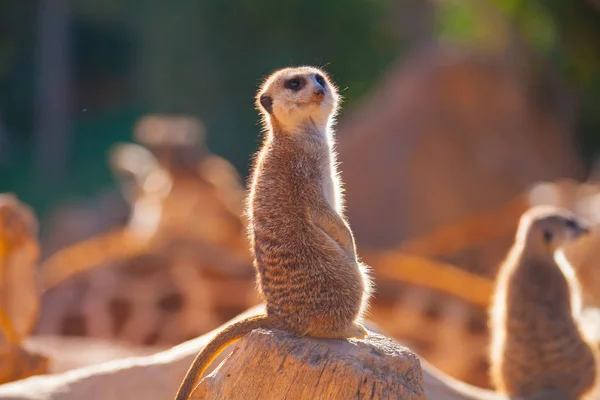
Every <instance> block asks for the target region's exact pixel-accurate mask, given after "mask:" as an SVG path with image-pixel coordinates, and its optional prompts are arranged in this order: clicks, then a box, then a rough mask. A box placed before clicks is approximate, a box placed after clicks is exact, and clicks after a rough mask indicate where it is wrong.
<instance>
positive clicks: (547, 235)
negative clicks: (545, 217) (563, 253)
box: [544, 230, 552, 243]
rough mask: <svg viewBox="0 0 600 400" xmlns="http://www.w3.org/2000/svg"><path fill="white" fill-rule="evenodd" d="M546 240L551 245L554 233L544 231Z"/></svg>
mask: <svg viewBox="0 0 600 400" xmlns="http://www.w3.org/2000/svg"><path fill="white" fill-rule="evenodd" d="M544 240H545V241H546V243H550V242H551V241H552V232H550V231H548V230H545V231H544Z"/></svg>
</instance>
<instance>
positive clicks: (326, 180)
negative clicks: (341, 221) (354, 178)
mask: <svg viewBox="0 0 600 400" xmlns="http://www.w3.org/2000/svg"><path fill="white" fill-rule="evenodd" d="M321 188H322V190H323V195H324V196H325V199H326V200H327V203H328V204H329V205H330V206H331V208H333V209H334V210H336V211H339V210H338V207H339V193H338V192H339V182H338V177H337V175H335V171H334V170H333V168H332V166H331V162H328V163H327V164H326V165H325V168H324V169H323V178H322V180H321Z"/></svg>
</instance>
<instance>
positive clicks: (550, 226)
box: [517, 206, 589, 255]
mask: <svg viewBox="0 0 600 400" xmlns="http://www.w3.org/2000/svg"><path fill="white" fill-rule="evenodd" d="M588 232H589V229H588V228H587V227H586V226H585V225H584V224H583V222H582V221H580V220H579V218H577V216H576V215H575V214H574V213H572V212H571V211H569V210H567V209H564V208H560V207H554V206H536V207H533V208H531V209H529V211H527V212H525V213H524V214H523V216H522V217H521V220H520V222H519V228H518V230H517V241H518V242H520V243H522V244H523V245H524V246H525V248H526V249H531V250H533V251H542V252H545V253H547V254H548V255H553V254H554V252H555V251H556V250H557V249H558V248H560V247H562V246H563V245H565V244H566V243H568V242H570V241H572V240H574V239H576V238H578V237H580V236H582V235H584V234H587V233H588Z"/></svg>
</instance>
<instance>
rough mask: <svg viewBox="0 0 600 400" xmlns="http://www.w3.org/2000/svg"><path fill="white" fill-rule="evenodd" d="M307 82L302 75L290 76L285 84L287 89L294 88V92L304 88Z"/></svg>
mask: <svg viewBox="0 0 600 400" xmlns="http://www.w3.org/2000/svg"><path fill="white" fill-rule="evenodd" d="M305 84H306V80H305V79H304V78H302V77H300V76H296V77H293V78H290V79H288V80H287V81H285V83H284V84H283V86H284V87H285V88H286V89H290V90H293V91H294V92H297V91H298V90H300V89H302V88H303V87H304V85H305Z"/></svg>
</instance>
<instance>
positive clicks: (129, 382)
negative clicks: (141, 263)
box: [0, 306, 506, 400]
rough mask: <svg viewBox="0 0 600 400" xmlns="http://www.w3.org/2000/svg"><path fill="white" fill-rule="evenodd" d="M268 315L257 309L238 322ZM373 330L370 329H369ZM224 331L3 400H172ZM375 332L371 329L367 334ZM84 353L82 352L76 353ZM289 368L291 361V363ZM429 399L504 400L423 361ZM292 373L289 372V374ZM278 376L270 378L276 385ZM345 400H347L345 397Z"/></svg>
mask: <svg viewBox="0 0 600 400" xmlns="http://www.w3.org/2000/svg"><path fill="white" fill-rule="evenodd" d="M260 312H264V308H263V306H257V307H254V308H251V309H249V310H248V311H247V312H245V313H243V314H240V315H239V316H238V317H236V318H234V320H232V321H230V322H228V324H229V323H231V322H233V321H235V320H239V319H241V318H245V317H247V316H249V315H255V314H258V313H260ZM368 327H370V325H368ZM221 329H222V327H220V328H218V329H215V330H214V331H212V332H209V333H207V334H206V335H204V336H200V337H198V338H196V339H193V340H190V341H188V342H185V343H183V344H181V345H179V346H175V347H173V348H171V349H168V350H165V351H162V352H159V353H156V354H153V355H150V356H144V357H130V358H124V359H119V360H114V361H109V362H105V363H101V364H97V365H92V366H88V367H84V368H79V369H75V370H71V371H68V372H66V373H60V374H53V375H45V376H36V377H31V378H27V379H24V380H21V381H17V382H12V383H9V384H5V385H0V399H1V400H79V399H86V400H106V399H111V400H129V399H144V400H168V399H172V398H173V397H174V396H175V393H176V392H177V388H178V387H179V384H180V383H181V380H182V379H183V377H184V375H185V373H186V372H187V370H188V368H189V366H190V364H191V362H192V360H193V359H194V357H195V356H196V354H197V353H198V351H199V350H200V349H202V348H203V347H204V346H205V345H206V343H207V342H208V341H209V340H211V339H212V338H213V336H214V335H216V334H217V333H218V332H219V331H220V330H221ZM369 329H370V330H372V329H371V328H369ZM243 342H244V341H240V342H238V343H237V344H233V345H231V346H229V348H228V349H226V350H225V351H224V352H223V353H221V355H220V356H219V357H218V358H217V359H216V360H215V361H214V362H213V363H212V364H211V366H210V367H209V369H208V370H207V371H206V374H207V375H208V374H211V373H212V371H213V370H214V369H215V368H216V367H217V366H218V365H219V363H221V361H222V360H223V359H224V358H225V357H226V356H228V355H229V354H231V353H232V350H233V349H237V350H235V351H236V352H237V353H240V352H242V351H243V349H242V348H241V347H240V346H241V344H242V343H243ZM78 351H81V349H78ZM57 357H58V354H57ZM288 362H289V361H288ZM421 368H422V370H423V378H424V384H425V396H426V398H427V399H431V400H467V399H468V400H471V399H479V400H506V397H503V396H500V395H497V394H495V393H492V392H490V391H487V390H481V389H476V388H474V387H472V386H470V385H467V384H464V383H461V382H458V381H456V380H454V379H452V378H450V377H448V376H447V375H445V374H444V373H442V372H440V371H438V370H436V369H435V368H434V367H432V366H431V365H430V364H429V363H427V362H426V361H425V360H421ZM288 369H289V368H288ZM275 377H276V376H274V375H273V376H272V378H271V382H269V385H270V384H272V381H274V380H275V379H274V378H275ZM342 398H343V397H342Z"/></svg>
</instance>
